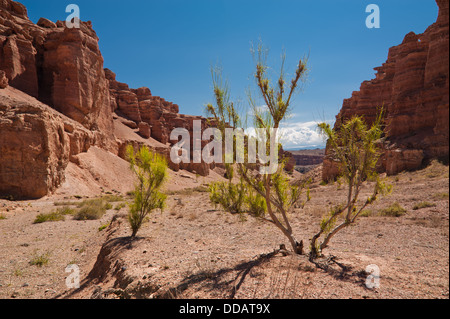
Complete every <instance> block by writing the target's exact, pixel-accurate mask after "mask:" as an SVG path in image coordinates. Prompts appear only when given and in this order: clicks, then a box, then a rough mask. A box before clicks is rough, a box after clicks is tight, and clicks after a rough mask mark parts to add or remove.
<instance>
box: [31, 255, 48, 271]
mask: <svg viewBox="0 0 450 319" xmlns="http://www.w3.org/2000/svg"><path fill="white" fill-rule="evenodd" d="M49 261H50V253H49V252H46V253H43V254H38V253H37V252H35V253H34V255H33V257H32V258H31V260H30V262H29V263H30V265H32V266H38V267H42V266H45V265H47V264H48V263H49Z"/></svg>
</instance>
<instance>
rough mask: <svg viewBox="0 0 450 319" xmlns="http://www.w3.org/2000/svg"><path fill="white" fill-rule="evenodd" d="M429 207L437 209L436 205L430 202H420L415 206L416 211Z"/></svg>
mask: <svg viewBox="0 0 450 319" xmlns="http://www.w3.org/2000/svg"><path fill="white" fill-rule="evenodd" d="M428 207H436V204H434V203H430V202H420V203H417V204H415V205H414V207H413V209H414V210H419V209H422V208H428Z"/></svg>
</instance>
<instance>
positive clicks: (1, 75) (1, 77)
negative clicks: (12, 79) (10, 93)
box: [0, 71, 8, 89]
mask: <svg viewBox="0 0 450 319" xmlns="http://www.w3.org/2000/svg"><path fill="white" fill-rule="evenodd" d="M7 86H8V78H7V77H6V73H5V71H0V89H4V88H6V87H7Z"/></svg>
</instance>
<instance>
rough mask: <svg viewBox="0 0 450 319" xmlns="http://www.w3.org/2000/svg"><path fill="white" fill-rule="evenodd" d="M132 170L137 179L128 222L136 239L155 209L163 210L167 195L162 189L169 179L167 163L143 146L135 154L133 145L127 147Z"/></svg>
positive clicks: (132, 235)
mask: <svg viewBox="0 0 450 319" xmlns="http://www.w3.org/2000/svg"><path fill="white" fill-rule="evenodd" d="M127 156H128V160H129V162H130V169H131V171H132V172H133V173H134V174H135V175H136V177H137V183H136V186H135V189H134V192H133V197H134V198H133V202H132V203H131V204H130V207H129V213H128V222H129V224H130V226H131V229H132V234H131V238H135V237H136V235H137V233H138V231H139V229H140V228H141V226H142V224H143V223H144V222H145V220H146V219H147V218H148V216H149V214H150V213H151V212H152V211H153V210H155V209H163V208H164V203H165V200H166V197H167V196H166V195H165V194H163V193H162V192H161V191H160V189H161V187H162V186H163V183H164V182H165V180H166V178H167V162H166V159H165V158H164V157H162V156H161V155H159V154H157V153H154V152H151V151H150V150H149V149H148V148H147V147H145V146H143V147H141V148H140V149H139V151H137V152H136V153H135V151H134V148H133V146H132V145H129V146H128V147H127Z"/></svg>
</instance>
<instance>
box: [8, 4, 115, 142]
mask: <svg viewBox="0 0 450 319" xmlns="http://www.w3.org/2000/svg"><path fill="white" fill-rule="evenodd" d="M0 70H3V71H4V72H5V73H6V77H7V79H8V81H9V85H10V86H12V87H14V88H16V89H19V90H21V91H23V92H25V93H27V94H29V95H31V96H33V97H36V98H38V99H39V100H40V101H42V102H43V103H45V104H47V105H49V106H51V107H53V108H54V109H56V110H58V111H60V112H61V113H63V114H65V115H67V116H69V117H70V118H72V119H74V120H76V121H77V122H79V123H82V124H83V125H84V126H85V127H86V128H88V129H91V130H100V131H103V132H105V133H106V132H111V131H112V129H113V126H112V111H111V109H110V107H109V105H110V103H109V85H108V81H106V77H105V74H104V71H103V58H102V55H101V53H100V50H99V47H98V38H97V35H96V34H95V32H94V31H93V29H92V25H91V23H90V22H82V23H81V26H80V29H75V28H74V29H68V28H66V27H65V24H64V23H63V22H61V21H58V22H57V23H53V22H51V21H49V20H47V19H44V18H41V19H40V20H39V22H38V24H37V25H36V24H34V23H32V22H31V21H30V20H29V19H28V17H27V11H26V8H25V7H24V6H23V5H22V4H20V3H18V2H15V1H11V0H1V1H0ZM110 144H111V148H113V147H114V142H113V141H111V143H110Z"/></svg>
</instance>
